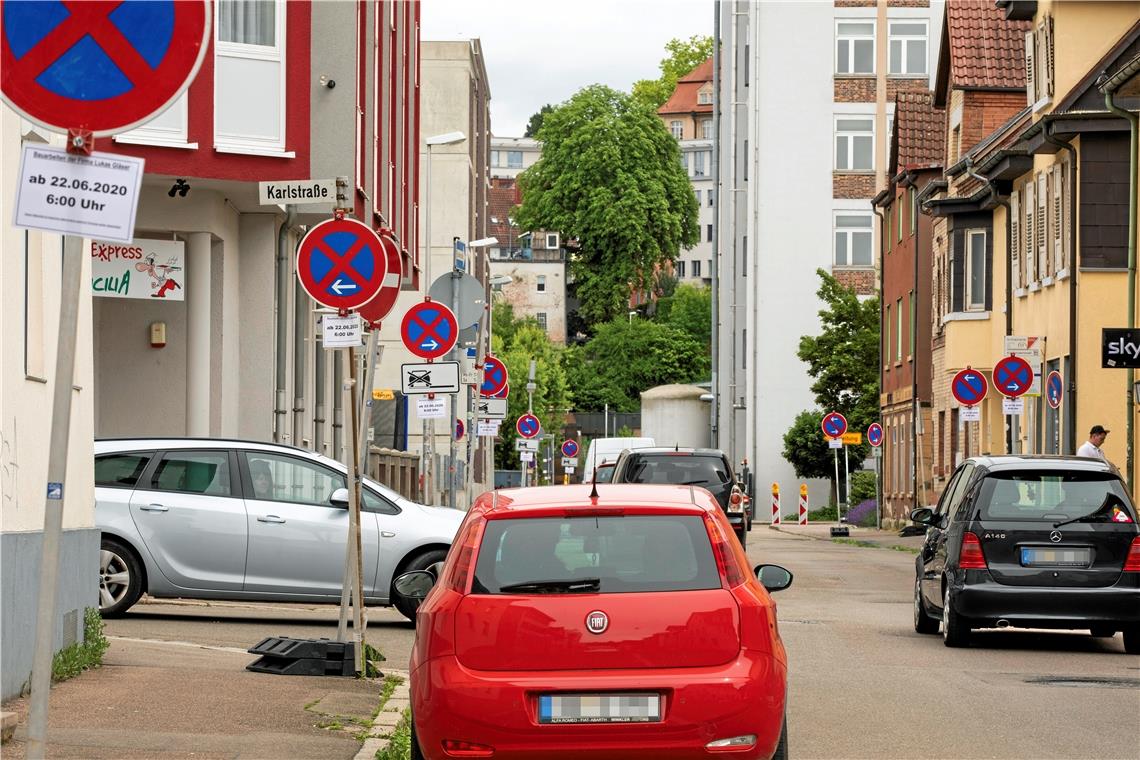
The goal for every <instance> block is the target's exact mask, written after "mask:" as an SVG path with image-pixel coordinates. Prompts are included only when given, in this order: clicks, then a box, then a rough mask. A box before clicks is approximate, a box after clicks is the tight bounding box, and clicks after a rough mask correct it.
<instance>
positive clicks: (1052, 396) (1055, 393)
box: [1045, 370, 1065, 409]
mask: <svg viewBox="0 0 1140 760" xmlns="http://www.w3.org/2000/svg"><path fill="white" fill-rule="evenodd" d="M1064 392H1065V387H1064V384H1063V383H1062V382H1061V373H1060V372H1058V371H1057V370H1053V371H1052V372H1050V373H1049V377H1048V379H1047V380H1046V381H1045V399H1046V400H1047V401H1048V402H1049V407H1050V408H1051V409H1057V408H1058V407H1060V406H1061V398H1062V396H1063V395H1064Z"/></svg>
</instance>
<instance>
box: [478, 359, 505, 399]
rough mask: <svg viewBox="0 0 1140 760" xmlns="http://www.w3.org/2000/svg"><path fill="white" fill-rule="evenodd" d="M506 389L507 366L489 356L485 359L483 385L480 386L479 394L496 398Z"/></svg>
mask: <svg viewBox="0 0 1140 760" xmlns="http://www.w3.org/2000/svg"><path fill="white" fill-rule="evenodd" d="M506 387H507V365H506V364H503V362H501V361H499V360H498V359H497V358H495V357H494V356H491V355H490V354H487V355H486V356H484V357H483V384H482V385H481V386H479V393H481V394H482V395H484V396H487V397H494V396H495V395H496V394H497V393H499V391H501V390H503V389H504V388H506Z"/></svg>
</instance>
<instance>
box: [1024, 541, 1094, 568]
mask: <svg viewBox="0 0 1140 760" xmlns="http://www.w3.org/2000/svg"><path fill="white" fill-rule="evenodd" d="M1021 564H1022V566H1023V567H1088V566H1089V565H1090V564H1092V551H1091V550H1090V549H1089V548H1088V547H1087V546H1086V547H1081V548H1076V549H1052V548H1030V547H1028V546H1023V547H1021Z"/></svg>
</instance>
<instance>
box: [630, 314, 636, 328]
mask: <svg viewBox="0 0 1140 760" xmlns="http://www.w3.org/2000/svg"><path fill="white" fill-rule="evenodd" d="M636 316H637V312H636V311H631V312H630V313H629V323H630V324H631V325H632V324H633V318H634V317H636Z"/></svg>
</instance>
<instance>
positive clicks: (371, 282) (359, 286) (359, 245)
mask: <svg viewBox="0 0 1140 760" xmlns="http://www.w3.org/2000/svg"><path fill="white" fill-rule="evenodd" d="M382 250H383V245H382V244H381V243H380V236H379V235H377V234H376V233H375V232H373V231H372V228H371V227H369V226H368V225H367V224H364V223H363V222H358V221H356V220H355V219H326V220H325V221H323V222H321V223H320V224H318V225H316V226H315V227H313V228H312V229H311V230H309V232H308V234H306V235H305V237H304V239H303V240H302V241H301V245H300V246H298V248H297V279H299V280H300V281H301V287H303V288H304V289H305V292H306V293H308V294H309V295H310V296H311V297H312V299H313V300H314V301H316V302H317V303H319V304H321V305H322V306H328V307H329V308H330V309H355V308H357V307H358V306H362V305H363V304H366V303H368V302H369V301H371V300H372V299H373V298H375V297H376V294H377V293H379V292H380V288H381V286H382V285H383V284H384V278H385V276H386V275H387V274H388V262H387V258H386V256H385V255H384V254H383V253H382Z"/></svg>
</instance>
